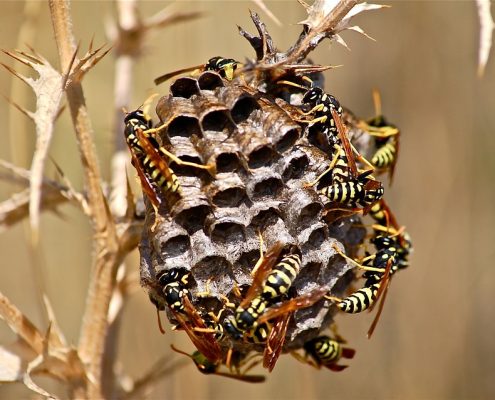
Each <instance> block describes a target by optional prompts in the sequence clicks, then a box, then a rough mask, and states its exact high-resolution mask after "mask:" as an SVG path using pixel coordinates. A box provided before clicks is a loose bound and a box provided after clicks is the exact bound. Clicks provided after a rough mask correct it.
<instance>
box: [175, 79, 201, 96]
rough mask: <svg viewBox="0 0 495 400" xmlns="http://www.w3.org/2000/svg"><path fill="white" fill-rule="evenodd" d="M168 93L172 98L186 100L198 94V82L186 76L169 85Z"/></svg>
mask: <svg viewBox="0 0 495 400" xmlns="http://www.w3.org/2000/svg"><path fill="white" fill-rule="evenodd" d="M170 93H171V94H172V96H174V97H184V98H186V99H188V98H190V97H192V96H193V95H195V94H199V86H198V81H197V80H196V79H194V78H191V77H188V76H186V77H183V78H179V79H177V80H176V81H175V82H174V83H172V85H170Z"/></svg>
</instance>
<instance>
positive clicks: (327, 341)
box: [314, 336, 342, 364]
mask: <svg viewBox="0 0 495 400" xmlns="http://www.w3.org/2000/svg"><path fill="white" fill-rule="evenodd" d="M314 354H315V355H316V356H317V357H318V359H319V360H320V361H321V363H322V364H329V363H333V362H335V361H338V360H339V359H340V358H341V357H342V346H341V345H340V343H339V342H337V341H336V340H333V339H331V338H329V337H328V336H322V337H319V338H317V340H315V343H314Z"/></svg>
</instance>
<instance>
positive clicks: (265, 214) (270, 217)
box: [249, 207, 280, 231]
mask: <svg viewBox="0 0 495 400" xmlns="http://www.w3.org/2000/svg"><path fill="white" fill-rule="evenodd" d="M279 219H280V212H279V211H278V210H277V209H276V208H273V207H270V208H267V209H264V210H260V211H258V212H257V213H256V214H255V215H254V216H253V218H252V219H251V222H250V224H249V226H251V227H253V228H255V229H260V230H261V231H263V230H265V229H266V227H267V226H270V225H274V224H276V223H277V221H278V220H279Z"/></svg>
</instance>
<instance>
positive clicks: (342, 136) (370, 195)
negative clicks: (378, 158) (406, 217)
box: [308, 110, 384, 213]
mask: <svg viewBox="0 0 495 400" xmlns="http://www.w3.org/2000/svg"><path fill="white" fill-rule="evenodd" d="M331 113H332V115H333V118H334V121H335V122H336V126H337V130H338V133H339V142H340V143H341V145H342V149H343V152H341V151H340V150H339V152H338V153H337V155H336V157H334V159H333V160H332V162H331V164H330V166H329V168H328V169H327V170H326V171H325V172H324V173H323V174H322V175H320V176H319V177H318V178H317V179H316V181H314V182H311V183H309V184H308V185H314V184H315V183H316V182H318V181H319V180H320V179H321V178H322V176H323V175H325V174H326V173H327V172H329V171H330V170H333V168H334V166H335V165H336V164H337V163H338V161H339V160H341V164H342V165H341V166H340V167H339V169H338V171H339V173H338V174H334V176H333V179H334V181H333V183H332V184H331V185H329V186H326V187H324V188H322V189H320V190H319V191H318V192H319V193H320V194H322V195H324V196H326V197H327V198H328V199H330V200H331V201H333V202H336V203H339V204H343V205H346V206H350V207H352V208H355V207H357V205H360V206H361V207H363V210H364V213H366V212H367V211H368V210H369V208H370V207H371V206H372V205H373V204H374V203H376V202H377V201H379V200H380V199H381V198H382V197H383V194H384V189H383V186H382V184H381V183H380V182H379V181H377V180H375V179H373V177H372V176H371V174H372V173H373V170H366V171H364V172H362V173H359V174H358V170H357V167H356V163H355V160H354V156H353V150H352V147H351V144H350V143H349V139H348V138H347V135H346V130H345V126H344V124H343V122H342V120H341V118H340V116H339V115H338V113H337V112H336V111H335V110H331ZM341 153H342V155H341ZM336 177H338V178H337V179H335V178H336Z"/></svg>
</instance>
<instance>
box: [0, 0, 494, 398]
mask: <svg viewBox="0 0 495 400" xmlns="http://www.w3.org/2000/svg"><path fill="white" fill-rule="evenodd" d="M384 3H387V4H390V5H392V8H390V9H384V10H379V11H372V12H369V13H364V14H361V15H360V16H358V17H357V18H356V19H355V22H356V23H357V24H358V25H360V26H361V27H362V28H363V29H364V30H365V31H366V32H367V33H368V34H369V35H371V36H372V37H373V38H374V39H376V42H374V41H371V40H368V39H366V38H364V37H363V36H361V35H359V34H357V33H355V32H350V31H348V32H346V33H344V39H345V40H346V42H347V43H348V45H349V47H350V48H351V51H349V50H347V49H345V48H344V47H342V46H340V45H337V44H332V45H330V43H329V42H323V43H322V44H321V45H320V46H319V48H318V50H317V51H316V52H314V53H313V54H312V55H311V58H312V59H313V60H314V61H315V62H317V63H320V64H333V65H340V64H342V65H343V67H341V68H338V69H335V70H332V71H330V72H327V73H326V89H327V91H329V92H331V93H332V94H334V95H335V96H336V97H337V98H338V99H339V100H340V102H341V103H342V104H344V105H345V106H346V107H348V108H350V109H351V110H353V112H354V113H356V114H357V115H359V116H362V117H370V116H373V114H374V108H373V102H372V97H371V91H372V89H373V88H378V89H380V91H381V94H382V105H383V112H384V114H385V115H386V116H387V117H388V118H389V120H390V121H392V122H393V123H395V124H396V125H397V126H399V127H400V128H401V131H402V137H401V149H400V153H401V154H400V158H399V162H398V166H397V170H396V177H395V182H394V185H393V186H392V187H390V188H388V190H387V192H386V198H387V201H388V203H389V204H390V205H391V206H392V207H393V210H394V211H395V214H396V216H397V218H398V220H399V222H400V223H401V224H403V225H406V226H407V230H408V231H409V232H410V234H411V236H412V239H413V242H414V249H415V250H414V254H413V256H412V258H411V260H412V262H411V268H409V269H408V270H407V271H404V273H401V274H399V275H398V276H396V277H395V278H394V280H393V284H392V286H391V288H390V290H389V293H388V299H387V302H386V304H385V308H384V311H383V314H382V317H381V321H380V324H379V325H378V328H377V330H376V332H375V334H374V336H373V338H372V339H371V340H368V339H366V331H367V329H368V327H369V324H370V323H371V321H372V319H373V315H370V314H367V313H363V314H362V315H357V316H352V315H339V316H338V317H337V322H338V324H339V330H340V333H341V334H342V335H343V336H344V337H345V338H346V339H347V340H348V342H349V345H350V346H351V347H353V348H355V349H356V351H357V353H356V357H355V358H354V359H353V360H351V361H350V363H349V364H350V365H351V367H350V368H348V369H347V370H345V371H343V372H341V373H332V372H330V371H328V370H320V371H317V370H315V369H313V368H311V367H310V366H308V365H304V364H301V363H299V362H298V361H297V360H295V359H293V358H292V357H290V356H283V357H281V359H280V360H279V362H278V365H277V368H275V370H274V372H273V373H272V374H271V375H270V376H269V377H268V380H267V382H266V383H265V384H261V385H254V384H253V385H250V384H246V383H240V382H236V381H233V380H228V379H224V378H219V377H211V376H203V375H201V374H200V373H198V372H197V370H196V368H195V367H194V366H193V365H192V363H187V365H186V366H184V367H182V368H181V369H178V370H176V371H175V372H173V373H171V374H170V375H168V376H166V377H165V378H164V379H163V380H161V381H160V383H159V384H158V385H157V386H156V388H155V390H154V391H153V392H152V393H151V394H150V397H151V398H170V399H186V398H187V399H213V398H215V399H228V398H232V397H235V398H239V399H244V398H245V399H260V398H267V399H268V398H269V399H299V398H305V399H322V398H338V399H375V398H376V399H384V398H387V399H466V398H469V399H489V398H494V396H495V381H494V380H493V372H494V371H495V343H494V339H493V338H494V337H495V322H494V321H495V320H494V318H493V314H492V312H493V311H490V310H492V304H491V302H492V301H493V298H494V296H493V291H494V288H495V265H494V263H493V258H494V256H495V229H494V224H495V212H494V210H495V184H494V178H495V157H494V154H495V135H494V130H495V112H494V110H495V95H494V93H495V69H494V68H493V67H494V65H495V64H494V62H495V60H494V58H495V57H493V56H492V59H491V60H490V61H489V63H488V66H487V70H486V73H485V76H484V77H483V78H478V77H477V51H478V40H479V39H478V38H479V22H478V16H477V11H476V5H475V3H474V2H467V1H400V2H399V1H397V2H384ZM167 4H168V3H166V2H161V1H153V2H141V3H140V6H139V9H140V12H141V15H142V16H148V15H151V14H153V13H155V12H156V11H158V10H160V9H161V8H163V6H164V5H167ZM266 4H267V5H268V6H269V8H270V9H271V10H272V11H273V12H274V14H275V15H276V16H277V17H278V18H279V19H280V20H281V22H282V24H283V26H282V27H278V26H277V25H275V24H274V23H273V22H272V21H271V20H270V19H269V18H268V17H267V16H266V14H264V13H263V12H262V11H261V10H260V9H259V8H258V7H257V6H256V5H255V4H254V3H253V2H243V1H235V2H233V1H222V2H217V1H179V2H178V3H176V4H175V9H177V10H187V11H190V10H198V11H203V12H204V17H203V18H201V19H199V20H197V21H192V22H185V23H183V24H179V25H174V26H173V27H170V28H166V29H164V30H162V31H160V32H158V33H157V34H155V35H154V36H152V37H150V39H149V42H148V45H147V47H146V51H145V53H144V54H143V55H142V57H141V58H140V61H139V63H138V64H137V66H136V69H135V77H134V80H133V100H132V104H131V107H133V108H136V107H138V106H139V105H140V104H141V103H142V102H143V100H144V99H145V98H146V97H147V96H148V95H149V93H150V92H151V91H153V90H157V89H156V88H155V87H154V85H153V79H154V78H155V77H157V76H158V75H161V74H163V73H165V72H168V71H172V70H175V69H178V68H182V67H185V66H190V65H195V64H199V63H202V62H204V61H205V60H207V59H208V58H210V57H212V56H215V55H223V56H227V57H233V58H235V59H238V60H244V59H245V57H253V56H254V54H253V52H252V50H251V49H250V46H249V44H248V43H247V41H246V40H244V39H243V38H241V37H240V36H239V35H238V33H237V27H236V25H240V26H242V27H243V28H245V29H246V30H248V31H250V32H252V33H254V31H255V29H254V26H253V25H252V23H251V21H250V19H249V12H248V10H249V9H252V10H255V11H257V12H259V13H260V14H261V16H262V19H263V20H264V21H265V22H266V23H267V25H268V27H269V30H270V32H271V34H272V36H273V39H274V41H275V43H276V45H277V46H278V47H279V48H280V49H287V48H288V47H289V46H290V45H291V44H292V43H293V42H294V41H295V40H296V38H297V36H298V34H299V32H300V27H299V26H297V25H295V23H296V22H298V21H300V20H302V19H304V18H305V13H304V9H303V7H301V5H299V4H298V3H297V1H295V0H294V1H266ZM24 7H25V6H24V3H23V2H20V1H18V2H7V1H4V2H2V3H1V8H2V12H1V13H0V47H1V48H3V49H13V48H16V47H18V46H21V48H22V49H23V50H26V48H25V47H24V45H23V44H22V43H18V35H19V31H20V30H21V29H22V27H23V21H25V18H26V17H25V15H24ZM38 7H39V10H37V11H36V13H35V14H34V15H35V16H36V18H35V26H36V30H35V35H34V39H33V41H32V42H30V43H29V44H30V45H31V46H33V47H34V48H35V49H36V50H37V51H38V52H39V53H41V54H42V55H44V56H45V57H46V58H47V59H48V60H49V61H50V62H52V63H53V64H55V65H57V60H58V57H57V53H56V48H55V43H54V40H53V33H52V27H51V21H50V16H49V13H48V6H47V4H44V3H40V4H39V6H38ZM112 15H115V13H114V7H113V3H111V2H109V1H108V2H82V1H81V2H74V3H73V17H74V30H75V34H76V37H77V38H78V40H80V42H81V46H82V48H83V49H85V48H86V47H87V45H88V44H89V41H90V40H91V38H92V37H94V40H95V43H96V44H97V45H98V44H101V43H104V42H106V41H107V39H106V37H105V32H104V22H105V20H106V19H107V18H110V17H111V16H112ZM0 61H1V62H3V63H6V64H8V65H12V60H11V59H9V58H8V57H7V56H5V55H1V56H0ZM114 64H115V63H114V59H113V56H112V54H111V53H110V54H109V55H108V56H107V57H106V58H105V59H104V60H103V61H102V62H101V63H100V64H99V65H98V66H97V67H96V68H95V69H94V70H93V71H92V72H91V73H90V74H89V75H88V76H87V77H86V78H85V80H84V90H85V96H86V100H87V103H88V106H89V110H90V113H91V118H92V121H93V124H94V128H95V131H96V138H95V141H96V146H97V151H98V154H99V156H100V160H101V167H102V170H103V173H104V176H105V178H108V177H109V171H110V170H109V160H110V158H111V154H112V149H113V138H112V126H113V120H112V118H113V115H114V114H113V101H114V100H113V92H114V89H113V76H114V68H115V65H114ZM21 71H26V70H24V69H21ZM11 85H12V77H11V75H10V74H9V73H8V72H7V71H5V70H1V71H0V93H1V94H4V95H7V96H12V95H13V96H14V100H15V101H16V102H18V103H20V104H22V105H23V106H25V107H27V108H30V109H33V108H34V95H32V94H31V93H30V92H29V89H25V88H24V87H21V89H16V91H15V92H14V93H12V92H11ZM158 90H159V91H160V93H165V92H166V91H167V87H166V85H164V86H161V87H159V88H158ZM12 118H15V119H14V120H12ZM0 120H1V121H2V145H1V146H0V158H1V159H4V160H8V161H12V162H14V163H16V164H17V165H20V166H23V167H26V168H28V167H29V165H30V162H31V156H32V152H33V148H34V138H35V133H34V126H33V124H32V123H31V122H30V121H28V120H27V119H26V118H25V117H24V116H22V115H21V114H20V113H19V112H17V111H16V110H12V107H11V106H10V105H9V104H8V103H7V102H6V101H3V100H2V106H1V107H0ZM50 155H51V157H52V158H53V159H54V160H56V162H57V163H58V164H59V165H60V166H61V167H62V168H63V170H64V172H65V174H66V176H67V177H68V178H69V179H70V180H71V181H72V183H73V184H74V186H75V187H76V188H81V186H82V175H81V167H80V164H79V161H78V160H79V157H78V152H77V147H76V143H75V140H74V134H73V130H72V125H71V123H70V118H69V113H68V112H65V113H64V114H63V115H62V117H61V118H60V120H59V122H58V124H57V128H56V132H55V136H54V139H53V143H52V146H51V151H50ZM47 176H49V177H54V176H55V173H54V171H53V167H52V166H51V165H49V166H48V168H47ZM17 190H18V188H16V187H14V186H11V185H8V184H6V183H4V182H1V183H0V200H5V199H7V198H9V197H10V195H11V194H12V193H14V192H15V191H17ZM60 212H61V214H62V218H60V217H58V216H55V215H54V214H50V213H45V214H43V216H42V221H41V243H40V248H39V250H38V251H32V250H31V248H30V246H29V240H28V238H29V236H28V232H29V231H28V230H27V225H23V224H19V225H17V226H16V227H14V228H13V229H11V230H9V231H6V232H3V233H1V235H0V254H1V261H0V264H1V268H0V290H1V291H2V292H3V293H4V294H5V295H6V296H8V297H9V298H10V299H11V300H12V301H13V302H14V303H15V304H16V305H17V306H18V307H19V308H20V309H21V310H22V311H23V312H24V313H25V314H26V315H27V316H29V317H30V318H31V319H32V320H33V321H34V322H35V323H36V324H39V323H40V322H41V318H40V315H41V312H40V308H39V307H40V305H39V304H38V302H37V300H36V299H37V297H36V293H37V291H39V290H40V289H42V290H43V291H44V292H45V293H46V294H47V296H48V297H49V298H50V300H51V302H52V305H53V307H54V310H55V313H56V315H57V317H58V322H59V324H60V325H61V327H62V329H63V331H64V332H65V334H66V336H67V339H68V341H69V342H72V343H74V344H76V343H77V341H78V334H79V328H80V323H81V321H80V319H81V315H82V313H83V309H84V301H85V293H86V290H87V284H88V274H89V267H90V265H91V230H90V227H89V226H88V224H87V220H86V218H85V217H84V216H82V215H81V213H80V212H79V211H77V210H76V209H75V208H74V207H72V206H70V205H68V206H64V207H62V208H61V209H60ZM138 262H139V259H138V254H137V251H135V252H134V253H133V254H132V255H131V256H130V257H128V259H127V263H128V266H129V268H131V269H133V268H134V269H135V271H136V272H137V271H138ZM42 329H46V326H43V327H42ZM182 336H185V335H183V334H174V333H170V330H169V329H167V334H166V335H165V336H162V335H161V334H160V333H159V331H158V329H157V325H156V315H155V309H154V307H153V306H152V305H151V303H150V302H149V300H148V297H147V295H146V294H145V293H144V291H142V290H138V291H137V292H135V293H134V294H133V296H132V297H131V298H130V299H129V301H128V303H127V304H126V307H125V310H124V314H123V319H122V329H121V335H120V342H119V361H120V363H121V365H122V368H123V370H124V371H125V372H126V374H128V375H130V376H132V377H138V376H140V375H141V374H142V373H143V372H144V371H146V370H147V369H148V368H149V367H151V365H152V364H153V363H154V362H155V361H156V360H158V359H159V358H160V357H162V356H164V355H165V356H167V355H169V356H170V360H171V362H173V360H177V359H178V358H180V356H179V355H177V354H175V353H173V352H172V351H171V350H170V348H169V344H170V343H172V342H173V343H175V344H177V345H178V346H179V347H181V348H186V349H189V348H190V346H189V345H188V344H187V341H186V340H185V339H184V338H182ZM13 339H14V335H13V334H12V333H11V332H10V330H9V329H8V328H7V327H6V325H5V324H3V323H2V324H0V343H2V344H6V343H9V342H10V341H12V340H13ZM188 346H189V347H188ZM0 362H1V360H0ZM256 371H257V372H259V373H262V372H263V371H261V369H260V370H256ZM47 387H56V385H55V386H53V385H52V384H51V383H48V386H47ZM16 397H17V398H28V397H32V394H31V392H29V391H28V390H27V389H25V388H24V387H23V386H22V385H20V384H19V385H12V386H6V385H3V386H0V398H5V399H7V398H16Z"/></svg>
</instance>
